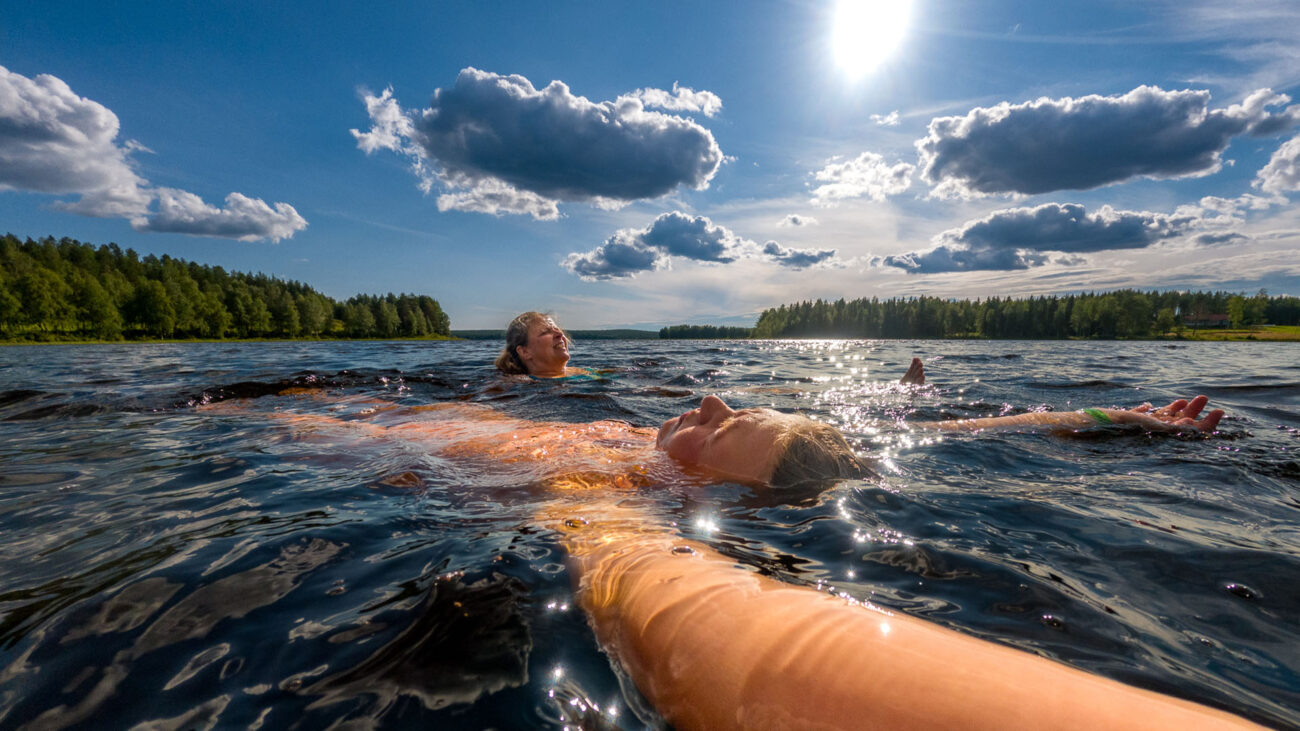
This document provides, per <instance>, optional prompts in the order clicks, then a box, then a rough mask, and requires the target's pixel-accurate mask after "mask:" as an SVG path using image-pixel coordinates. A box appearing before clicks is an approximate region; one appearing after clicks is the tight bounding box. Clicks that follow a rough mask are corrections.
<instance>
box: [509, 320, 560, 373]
mask: <svg viewBox="0 0 1300 731" xmlns="http://www.w3.org/2000/svg"><path fill="white" fill-rule="evenodd" d="M516 352H517V353H519V358H520V360H522V361H523V362H524V365H525V366H526V367H527V368H528V374H529V375H532V376H537V377H538V378H558V377H560V376H563V375H565V374H566V373H567V371H566V369H565V364H566V363H568V362H569V339H568V338H567V337H565V335H564V331H563V330H561V329H560V326H559V325H556V324H555V321H554V320H552V319H551V318H549V317H548V318H546V319H544V320H538V321H537V322H534V323H533V324H532V326H531V327H530V328H528V344H527V345H520V346H519V347H518V348H517V349H516Z"/></svg>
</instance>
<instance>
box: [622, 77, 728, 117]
mask: <svg viewBox="0 0 1300 731" xmlns="http://www.w3.org/2000/svg"><path fill="white" fill-rule="evenodd" d="M623 99H636V100H638V101H640V102H641V103H642V104H643V105H645V106H646V107H650V108H653V109H667V110H668V111H670V112H699V113H701V114H703V115H704V116H706V117H713V116H716V115H717V113H718V112H721V111H722V99H721V98H719V97H718V95H717V94H714V93H713V92H711V91H703V90H701V91H696V90H694V89H692V88H690V87H687V86H678V85H677V82H676V81H674V82H673V90H672V91H671V92H669V91H664V90H663V89H637V90H636V91H634V92H632V93H631V94H625V95H624V96H621V97H619V100H620V101H622V100H623Z"/></svg>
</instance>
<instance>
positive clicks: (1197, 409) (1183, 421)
mask: <svg viewBox="0 0 1300 731" xmlns="http://www.w3.org/2000/svg"><path fill="white" fill-rule="evenodd" d="M1207 402H1209V399H1208V398H1206V397H1205V396H1197V397H1196V398H1194V399H1192V400H1191V401H1188V400H1186V399H1178V400H1177V401H1174V402H1173V403H1171V404H1169V405H1168V406H1163V407H1161V408H1158V409H1155V408H1152V406H1151V404H1142V405H1141V406H1137V407H1134V408H1132V409H1082V410H1080V411H1043V412H1033V413H1028V414H1015V415H1013V416H993V417H989V418H983V419H953V420H951V421H924V422H920V423H918V424H916V425H915V426H919V427H921V428H923V429H943V430H947V431H978V430H980V429H997V428H1007V427H1023V426H1047V427H1057V428H1061V429H1071V430H1073V429H1087V428H1089V427H1094V426H1105V425H1110V424H1136V425H1138V426H1140V427H1142V428H1144V429H1146V430H1147V431H1163V432H1174V431H1202V432H1211V431H1214V429H1215V427H1217V426H1218V424H1219V419H1221V418H1223V410H1222V409H1214V410H1213V411H1210V412H1209V413H1207V414H1206V415H1205V416H1204V417H1203V418H1200V419H1198V418H1197V417H1198V416H1200V414H1201V411H1202V410H1204V409H1205V404H1206V403H1207Z"/></svg>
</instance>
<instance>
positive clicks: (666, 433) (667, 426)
mask: <svg viewBox="0 0 1300 731" xmlns="http://www.w3.org/2000/svg"><path fill="white" fill-rule="evenodd" d="M682 416H685V414H682ZM682 416H675V417H673V418H671V419H669V420H668V421H665V422H664V423H663V426H660V427H659V436H657V437H655V446H656V447H663V444H664V441H666V440H667V439H668V437H670V436H672V435H673V432H675V431H677V427H678V426H681V423H682Z"/></svg>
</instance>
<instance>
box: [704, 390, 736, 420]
mask: <svg viewBox="0 0 1300 731" xmlns="http://www.w3.org/2000/svg"><path fill="white" fill-rule="evenodd" d="M731 413H732V409H731V407H730V406H728V405H727V403H726V402H725V401H723V400H722V399H720V398H718V397H717V396H713V395H709V396H705V397H704V399H703V400H702V401H700V421H701V422H702V423H708V422H711V421H714V420H716V419H718V418H719V417H726V416H728V415H730V414H731Z"/></svg>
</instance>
